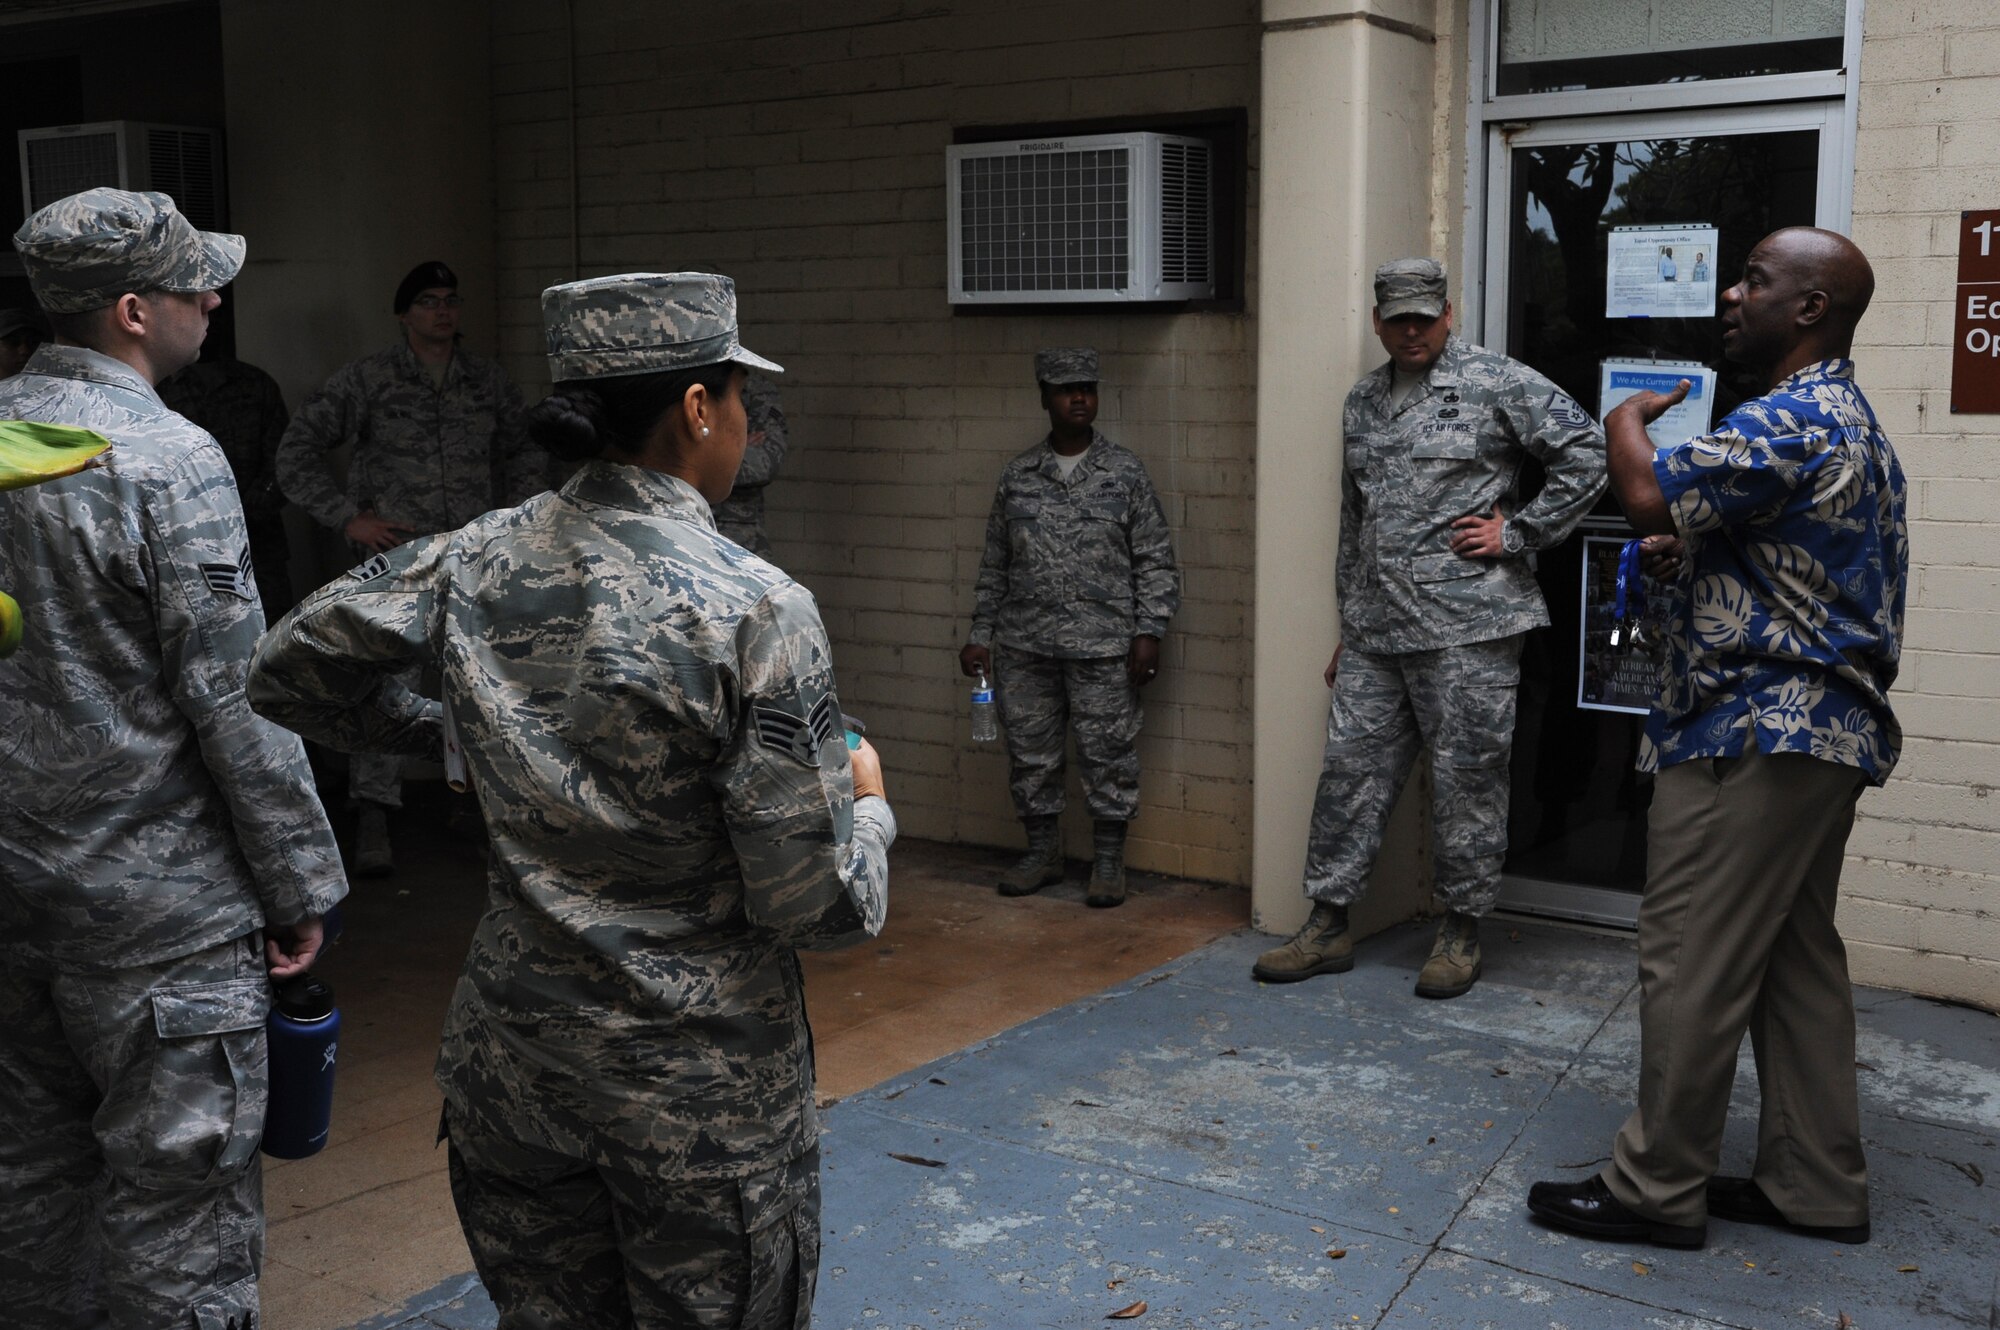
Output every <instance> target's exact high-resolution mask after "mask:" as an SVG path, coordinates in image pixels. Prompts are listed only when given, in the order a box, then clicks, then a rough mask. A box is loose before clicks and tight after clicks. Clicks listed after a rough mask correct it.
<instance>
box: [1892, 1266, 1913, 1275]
mask: <svg viewBox="0 0 2000 1330" xmlns="http://www.w3.org/2000/svg"><path fill="white" fill-rule="evenodd" d="M1916 1272H1917V1267H1916V1266H1914V1265H1899V1266H1897V1267H1896V1273H1897V1274H1899V1275H1913V1274H1915V1273H1916Z"/></svg>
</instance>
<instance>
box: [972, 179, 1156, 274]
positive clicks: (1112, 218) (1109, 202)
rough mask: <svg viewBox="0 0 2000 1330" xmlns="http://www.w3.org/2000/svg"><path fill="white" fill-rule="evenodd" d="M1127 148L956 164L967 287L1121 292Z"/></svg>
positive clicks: (1128, 232)
mask: <svg viewBox="0 0 2000 1330" xmlns="http://www.w3.org/2000/svg"><path fill="white" fill-rule="evenodd" d="M1131 157H1132V154H1131V152H1130V151H1129V150H1128V149H1125V148H1104V149H1090V150H1084V151H1078V152H1048V153H1035V154H1031V155H1022V156H1014V157H970V158H966V159H965V160H963V161H961V162H960V163H959V172H960V177H959V186H960V190H961V193H960V205H959V206H960V208H961V209H962V213H961V216H962V218H963V225H962V226H961V228H960V237H959V238H960V244H961V245H962V247H963V253H962V256H961V258H962V261H963V264H964V267H963V272H964V279H965V289H966V290H968V291H1122V290H1123V289H1124V288H1125V286H1126V284H1127V282H1128V280H1129V274H1130V272H1131V262H1132V253H1131V251H1132V218H1131V215H1130V205H1129V202H1128V194H1127V188H1126V186H1127V181H1128V180H1129V178H1130V176H1131V171H1132V162H1131Z"/></svg>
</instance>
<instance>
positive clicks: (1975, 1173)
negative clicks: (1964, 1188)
mask: <svg viewBox="0 0 2000 1330" xmlns="http://www.w3.org/2000/svg"><path fill="white" fill-rule="evenodd" d="M1945 1162H1946V1163H1948V1164H1950V1165H1951V1166H1952V1167H1953V1168H1955V1169H1957V1170H1958V1171H1959V1172H1961V1173H1963V1174H1965V1176H1967V1177H1968V1178H1971V1179H1972V1185H1973V1186H1975V1187H1984V1186H1985V1185H1986V1175H1985V1174H1984V1173H1982V1172H1980V1171H1979V1165H1977V1164H1967V1163H1961V1162H1960V1161H1958V1160H1956V1159H1948V1160H1946V1161H1945Z"/></svg>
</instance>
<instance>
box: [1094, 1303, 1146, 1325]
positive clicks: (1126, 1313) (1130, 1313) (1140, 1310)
mask: <svg viewBox="0 0 2000 1330" xmlns="http://www.w3.org/2000/svg"><path fill="white" fill-rule="evenodd" d="M1145 1314H1146V1304H1145V1303H1143V1302H1135V1303H1133V1304H1132V1305H1131V1306H1130V1307H1120V1308H1119V1309H1118V1310H1117V1311H1115V1312H1113V1313H1111V1315H1109V1316H1107V1317H1105V1318H1104V1319H1105V1320H1107V1321H1129V1320H1131V1319H1132V1318H1133V1317H1135V1316H1144V1315H1145Z"/></svg>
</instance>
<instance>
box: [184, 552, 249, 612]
mask: <svg viewBox="0 0 2000 1330" xmlns="http://www.w3.org/2000/svg"><path fill="white" fill-rule="evenodd" d="M195 566H196V567H197V568H199V569H201V576H202V580H203V581H205V582H207V583H208V589H209V591H210V592H212V593H213V594H215V595H218V596H240V597H241V598H242V599H244V600H255V599H257V584H256V582H255V581H253V580H252V579H251V576H250V547H249V546H248V545H245V546H244V547H243V552H242V553H241V554H239V555H237V556H236V562H235V563H203V564H196V565H195Z"/></svg>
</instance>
